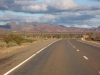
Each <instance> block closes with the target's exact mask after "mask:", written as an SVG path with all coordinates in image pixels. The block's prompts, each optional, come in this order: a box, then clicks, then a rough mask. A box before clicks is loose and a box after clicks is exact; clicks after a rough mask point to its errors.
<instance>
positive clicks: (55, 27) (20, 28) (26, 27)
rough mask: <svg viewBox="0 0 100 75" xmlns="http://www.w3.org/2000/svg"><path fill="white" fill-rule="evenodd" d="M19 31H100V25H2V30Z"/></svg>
mask: <svg viewBox="0 0 100 75" xmlns="http://www.w3.org/2000/svg"><path fill="white" fill-rule="evenodd" d="M1 30H4V31H17V32H100V26H99V27H97V28H91V29H88V28H78V27H65V26H63V25H53V24H47V23H42V22H27V23H25V22H23V23H19V24H17V23H16V22H9V23H7V24H5V25H1V26H0V31H1Z"/></svg>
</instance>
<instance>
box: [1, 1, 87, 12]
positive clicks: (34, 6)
mask: <svg viewBox="0 0 100 75" xmlns="http://www.w3.org/2000/svg"><path fill="white" fill-rule="evenodd" d="M0 4H1V6H2V9H1V10H11V11H17V12H28V13H55V12H64V11H75V10H86V9H87V7H86V6H84V5H80V4H77V3H75V2H74V1H73V0H45V1H44V2H38V1H36V0H33V1H32V0H1V2H0ZM4 6H6V7H7V9H5V8H3V7H4Z"/></svg>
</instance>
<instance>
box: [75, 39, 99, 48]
mask: <svg viewBox="0 0 100 75" xmlns="http://www.w3.org/2000/svg"><path fill="white" fill-rule="evenodd" d="M77 41H80V42H83V43H87V44H90V45H94V46H97V47H100V43H99V42H96V41H86V40H77Z"/></svg>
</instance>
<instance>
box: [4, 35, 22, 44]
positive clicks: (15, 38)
mask: <svg viewBox="0 0 100 75" xmlns="http://www.w3.org/2000/svg"><path fill="white" fill-rule="evenodd" d="M23 40H24V39H23V38H22V37H21V36H17V35H12V34H11V35H8V36H5V37H4V41H5V42H6V43H7V44H9V43H12V44H15V43H16V44H18V45H21V42H22V41H23Z"/></svg>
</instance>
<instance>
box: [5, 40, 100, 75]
mask: <svg viewBox="0 0 100 75" xmlns="http://www.w3.org/2000/svg"><path fill="white" fill-rule="evenodd" d="M8 72H9V73H5V74H4V75H100V48H99V47H95V46H92V45H89V44H85V43H82V42H79V41H77V40H59V41H57V42H55V43H53V44H51V45H50V46H48V47H47V48H45V49H44V50H43V51H40V52H37V53H36V54H35V55H34V57H32V58H31V59H30V60H28V61H27V62H25V63H23V64H22V65H20V66H19V67H18V68H16V69H13V70H10V71H8Z"/></svg>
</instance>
